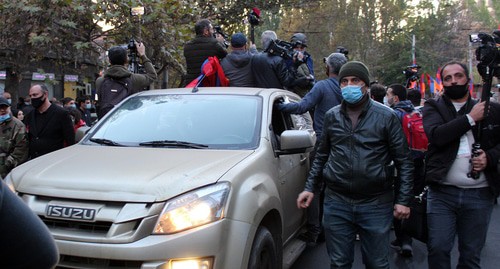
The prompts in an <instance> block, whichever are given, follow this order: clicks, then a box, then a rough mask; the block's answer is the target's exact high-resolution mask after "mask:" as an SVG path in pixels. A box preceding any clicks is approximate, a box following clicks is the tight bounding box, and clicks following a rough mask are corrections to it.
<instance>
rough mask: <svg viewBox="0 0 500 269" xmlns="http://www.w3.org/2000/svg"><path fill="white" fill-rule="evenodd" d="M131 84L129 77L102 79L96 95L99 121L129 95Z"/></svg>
mask: <svg viewBox="0 0 500 269" xmlns="http://www.w3.org/2000/svg"><path fill="white" fill-rule="evenodd" d="M131 84H132V79H131V78H130V77H126V78H122V79H113V78H111V77H104V80H103V82H102V83H101V87H100V88H99V91H98V94H97V96H98V100H99V109H98V110H97V117H98V118H99V119H101V118H102V117H104V115H106V113H108V112H109V111H110V110H111V109H113V107H115V106H116V105H117V104H118V103H120V102H121V101H122V100H123V99H125V98H126V97H127V96H128V95H129V93H130V92H131V90H130V87H131Z"/></svg>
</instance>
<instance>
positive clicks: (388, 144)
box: [297, 61, 413, 268]
mask: <svg viewBox="0 0 500 269" xmlns="http://www.w3.org/2000/svg"><path fill="white" fill-rule="evenodd" d="M339 81H340V87H341V91H342V97H343V101H342V103H341V105H340V106H336V107H334V108H333V109H330V110H329V111H328V112H327V113H326V115H325V121H324V125H323V132H322V135H321V142H320V144H319V147H318V151H317V153H316V156H315V159H314V162H313V166H312V168H311V170H310V173H309V176H308V179H307V182H306V186H305V190H304V191H303V192H302V193H300V194H299V197H298V199H297V206H299V208H307V207H308V206H309V205H310V204H311V201H312V199H313V198H314V193H315V192H317V190H318V188H319V186H320V184H321V181H324V183H325V184H326V189H325V201H324V215H323V224H324V229H325V236H326V246H327V251H328V254H329V256H330V267H331V268H350V267H351V266H352V263H353V261H354V242H355V238H356V234H357V233H359V235H360V240H361V251H362V254H363V261H364V264H365V266H366V267H367V268H389V260H388V255H389V231H390V228H391V223H392V218H393V216H394V217H396V218H400V219H404V218H408V217H409V214H410V208H409V207H408V204H409V203H410V199H411V196H412V195H411V192H412V169H413V167H412V166H413V165H412V162H411V159H410V158H409V149H408V144H407V142H406V138H405V136H404V134H403V131H402V128H401V124H400V122H399V120H398V119H397V117H396V115H395V114H394V113H393V112H392V111H391V110H390V109H388V108H387V107H385V106H383V105H381V104H379V103H378V102H375V101H372V100H371V98H369V96H368V94H367V92H368V85H369V83H370V79H369V71H368V68H367V67H366V66H365V65H364V64H363V63H361V62H357V61H351V62H348V63H346V64H344V65H343V66H342V68H341V69H340V73H339ZM391 161H394V163H395V166H396V167H397V169H398V170H399V171H400V175H401V176H400V180H401V182H400V184H399V189H395V190H394V189H393V182H392V179H391V178H390V177H389V176H388V175H387V167H388V166H389V165H390V163H391Z"/></svg>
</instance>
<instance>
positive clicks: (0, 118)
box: [0, 113, 10, 124]
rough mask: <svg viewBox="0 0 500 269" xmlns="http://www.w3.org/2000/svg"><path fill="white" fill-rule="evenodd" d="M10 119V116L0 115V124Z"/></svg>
mask: <svg viewBox="0 0 500 269" xmlns="http://www.w3.org/2000/svg"><path fill="white" fill-rule="evenodd" d="M8 119H10V114H9V113H7V114H5V115H0V124H2V123H4V122H5V121H6V120H8Z"/></svg>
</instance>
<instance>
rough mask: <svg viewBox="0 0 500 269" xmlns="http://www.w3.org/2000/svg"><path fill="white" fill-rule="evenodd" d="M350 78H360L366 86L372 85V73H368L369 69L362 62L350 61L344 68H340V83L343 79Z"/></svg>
mask: <svg viewBox="0 0 500 269" xmlns="http://www.w3.org/2000/svg"><path fill="white" fill-rule="evenodd" d="M348 76H355V77H358V78H359V79H361V80H362V81H363V82H364V83H365V85H366V86H369V85H370V71H368V67H366V65H365V64H364V63H362V62H358V61H350V62H347V63H346V64H344V65H343V66H342V68H340V72H339V81H342V78H344V77H348Z"/></svg>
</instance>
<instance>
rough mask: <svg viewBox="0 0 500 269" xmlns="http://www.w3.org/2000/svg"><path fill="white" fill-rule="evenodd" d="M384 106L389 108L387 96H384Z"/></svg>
mask: <svg viewBox="0 0 500 269" xmlns="http://www.w3.org/2000/svg"><path fill="white" fill-rule="evenodd" d="M384 105H386V106H390V105H389V100H388V99H387V96H384Z"/></svg>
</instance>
